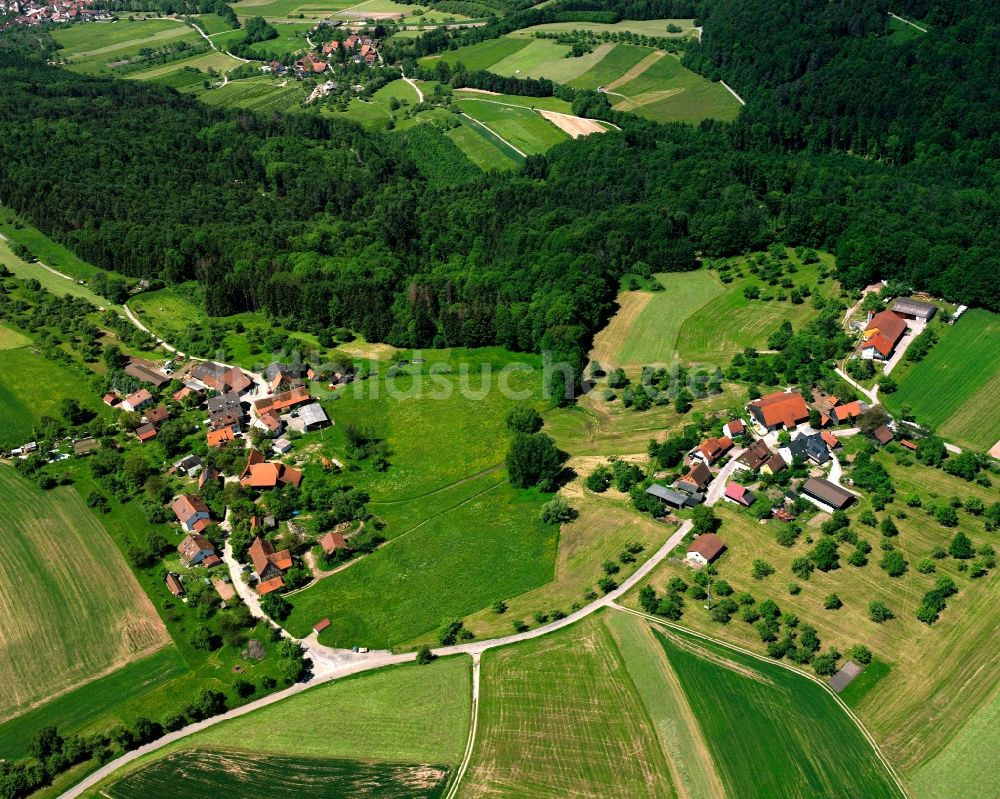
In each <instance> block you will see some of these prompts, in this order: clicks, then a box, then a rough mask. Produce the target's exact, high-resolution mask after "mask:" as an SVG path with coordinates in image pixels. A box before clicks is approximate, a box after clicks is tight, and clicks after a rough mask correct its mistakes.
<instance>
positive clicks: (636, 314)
mask: <svg viewBox="0 0 1000 799" xmlns="http://www.w3.org/2000/svg"><path fill="white" fill-rule="evenodd" d="M656 279H657V280H658V281H659V282H660V283H662V284H663V287H664V289H665V291H660V292H648V291H627V292H623V293H622V295H620V296H619V298H618V305H619V311H618V313H617V314H615V316H614V317H612V319H611V321H610V322H609V323H608V325H607V327H605V328H604V329H603V330H602V331H600V332H599V333H598V334H597V335H596V336H595V337H594V348H593V349H592V350H591V353H590V357H591V359H592V360H595V361H597V362H598V363H600V364H601V365H602V366H603V367H604V368H605V369H607V368H610V367H614V366H621V367H625V368H628V367H632V368H635V367H639V366H643V365H645V364H654V363H670V362H671V361H672V359H673V358H674V357H676V356H677V337H678V335H679V334H680V329H681V326H682V325H683V323H684V321H685V320H686V319H687V318H688V317H690V316H693V315H694V313H695V312H696V311H697V310H698V309H699V308H701V307H702V306H704V305H706V304H707V303H708V302H710V301H711V300H712V299H714V298H715V297H717V296H719V295H720V294H722V293H723V292H724V291H725V288H724V286H723V285H722V283H720V282H719V280H718V279H717V278H716V277H715V275H713V274H712V273H710V272H708V271H707V270H704V269H699V270H698V271H695V272H672V273H666V274H659V275H656Z"/></svg>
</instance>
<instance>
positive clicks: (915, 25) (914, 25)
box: [888, 11, 927, 33]
mask: <svg viewBox="0 0 1000 799" xmlns="http://www.w3.org/2000/svg"><path fill="white" fill-rule="evenodd" d="M888 13H889V16H890V17H892V18H893V19H898V20H899V21H900V22H905V23H906V24H907V25H910V26H912V27H914V28H916V29H917V30H918V31H921V32H922V33H927V28H921V27H920V26H919V25H918V24H917V23H916V22H910V20H908V19H903V18H902V17H901V16H899V15H898V14H893V13H892V12H891V11H890V12H888Z"/></svg>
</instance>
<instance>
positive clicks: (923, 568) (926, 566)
mask: <svg viewBox="0 0 1000 799" xmlns="http://www.w3.org/2000/svg"><path fill="white" fill-rule="evenodd" d="M916 569H917V571H918V572H920V573H921V574H933V573H934V572H935V571H937V566H935V565H934V561H933V560H931V559H930V558H923V559H922V560H920V561H919V562H918V563H917V566H916Z"/></svg>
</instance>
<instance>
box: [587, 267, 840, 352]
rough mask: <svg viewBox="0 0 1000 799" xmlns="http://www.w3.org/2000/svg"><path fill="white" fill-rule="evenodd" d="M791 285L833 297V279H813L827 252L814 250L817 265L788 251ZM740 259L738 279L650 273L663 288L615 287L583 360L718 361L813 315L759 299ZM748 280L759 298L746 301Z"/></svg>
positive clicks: (805, 307) (807, 307)
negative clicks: (610, 309) (613, 306)
mask: <svg viewBox="0 0 1000 799" xmlns="http://www.w3.org/2000/svg"><path fill="white" fill-rule="evenodd" d="M787 254H788V258H789V261H790V263H792V264H793V265H795V269H796V271H795V273H794V274H793V275H792V277H793V279H794V282H795V285H797V286H808V287H809V289H810V291H812V292H817V291H818V292H820V293H823V294H825V295H827V296H830V295H831V294H839V291H840V289H839V286H838V284H837V283H836V282H828V281H825V280H824V279H823V278H821V277H820V275H819V273H820V268H821V267H824V266H827V265H829V262H830V261H831V260H832V256H830V255H828V254H825V253H821V254H820V264H819V265H817V264H809V265H803V264H802V263H801V261H800V260H799V259H798V258H797V257H796V256H795V254H794V253H792V252H791V251H788V252H787ZM745 260H746V259H745V258H742V257H741V258H735V259H731V263H732V264H733V265H734V266H735V269H736V274H737V275H738V277H737V278H736V279H734V280H732V282H730V283H723V282H722V281H721V280H720V279H719V277H718V275H717V274H716V272H715V270H712V269H704V268H703V269H699V270H696V271H694V272H672V273H661V274H658V275H656V276H655V279H656V280H658V281H659V282H660V283H661V284H662V285H663V286H664V288H665V291H661V292H655V293H654V292H648V291H623V292H622V293H621V294H620V295H619V297H618V306H619V310H618V312H617V313H616V314H615V316H613V317H612V318H611V320H610V321H609V322H608V324H607V326H606V327H605V328H604V329H603V330H601V331H600V332H599V333H598V334H597V336H595V338H594V347H593V349H592V350H591V353H590V357H591V359H593V360H595V361H597V362H598V363H600V364H601V365H602V366H604V367H605V368H608V367H611V366H621V367H623V368H625V369H626V370H627V371H628V370H630V369H631V370H635V369H636V367H639V366H641V365H645V364H653V363H670V362H671V360H672V359H673V358H674V357H677V358H679V359H680V360H681V362H683V363H708V364H712V365H716V366H723V365H725V364H726V363H728V362H729V360H730V358H732V356H733V355H735V354H736V353H737V352H742V351H743V350H744V349H746V348H747V347H757V348H763V347H765V346H766V344H767V339H768V336H770V334H771V333H773V332H774V331H775V330H777V329H778V328H779V327H780V326H781V324H782V322H784V321H785V320H787V321H789V322H791V324H792V327H793V328H794V329H796V330H798V329H800V328H801V326H802V325H803V324H804V323H806V322H807V321H808V320H809V319H811V318H812V317H813V316H815V315H816V311H815V310H814V309H813V308H812V305H811V304H810V303H809V302H804V303H802V304H800V305H795V304H792V303H791V302H790V301H787V300H784V301H782V300H777V299H767V298H768V297H770V296H771V295H772V294H773V293H774V292H773V291H770V292H769V290H768V287H767V286H766V285H764V286H761V285H760V283H761V282H760V281H759V280H757V279H756V278H754V277H751V276H744V274H745V273H744V272H743V271H742V270H743V266H744V265H745ZM748 284H754V285H758V286H759V287H760V288H762V289H763V290H762V294H761V298H760V299H758V300H748V299H747V298H746V297H744V296H743V289H744V287H745V286H746V285H748Z"/></svg>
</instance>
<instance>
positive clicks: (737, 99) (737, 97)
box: [719, 80, 746, 105]
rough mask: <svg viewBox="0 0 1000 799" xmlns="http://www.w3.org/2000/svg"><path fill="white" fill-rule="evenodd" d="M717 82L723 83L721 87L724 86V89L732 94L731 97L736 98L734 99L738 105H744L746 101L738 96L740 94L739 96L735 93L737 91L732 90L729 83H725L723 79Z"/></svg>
mask: <svg viewBox="0 0 1000 799" xmlns="http://www.w3.org/2000/svg"><path fill="white" fill-rule="evenodd" d="M719 83H721V84H722V85H723V87H725V89H726V91H728V92H729V93H730V94H731V95H732V96H733V97H735V98H736V101H737V102H738V103H739V104H740V105H746V103H745V102H744V100H743V98H742V97H740V96H739V95H738V94H737V93H736V92H735V91H733V88H732V86H730V85H729V84H728V83H726V82H725V81H724V80H720V81H719Z"/></svg>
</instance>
